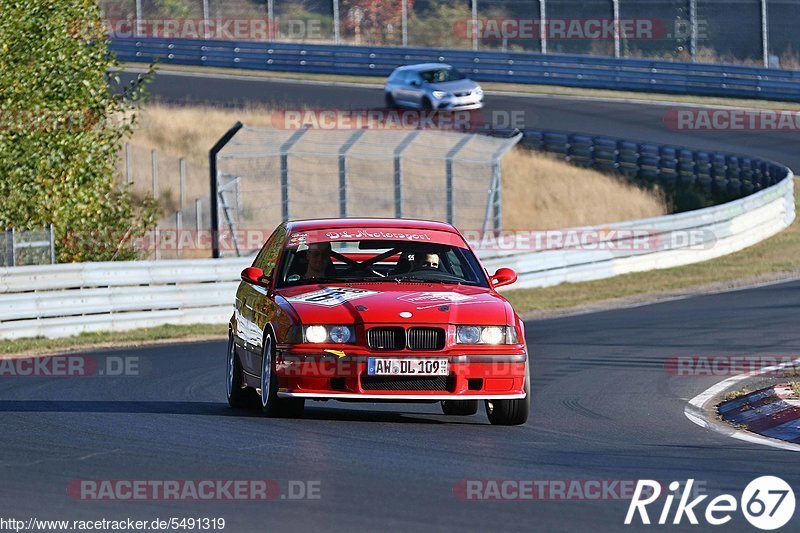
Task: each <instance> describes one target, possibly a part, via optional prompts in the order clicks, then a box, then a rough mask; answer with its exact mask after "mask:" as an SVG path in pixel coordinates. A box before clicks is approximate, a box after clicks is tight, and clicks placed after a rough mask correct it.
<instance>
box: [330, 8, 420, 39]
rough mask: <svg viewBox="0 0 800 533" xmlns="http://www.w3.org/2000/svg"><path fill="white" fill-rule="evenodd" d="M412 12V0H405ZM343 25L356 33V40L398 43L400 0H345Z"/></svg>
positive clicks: (400, 26) (401, 16)
mask: <svg viewBox="0 0 800 533" xmlns="http://www.w3.org/2000/svg"><path fill="white" fill-rule="evenodd" d="M407 4H408V7H407V12H408V17H409V18H410V17H411V15H412V13H413V8H414V0H407ZM343 5H344V7H345V10H344V15H345V16H344V17H343V18H344V21H343V22H344V26H345V28H347V29H349V30H351V31H353V33H355V35H356V42H366V43H368V44H398V43H399V42H401V38H402V37H401V35H402V23H403V3H402V2H401V1H400V0H345V2H344V4H343Z"/></svg>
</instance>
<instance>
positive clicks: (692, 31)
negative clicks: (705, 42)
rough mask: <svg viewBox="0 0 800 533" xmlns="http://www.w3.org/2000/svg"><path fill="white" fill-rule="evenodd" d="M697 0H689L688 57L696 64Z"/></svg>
mask: <svg viewBox="0 0 800 533" xmlns="http://www.w3.org/2000/svg"><path fill="white" fill-rule="evenodd" d="M697 30H698V21H697V0H689V55H690V56H691V57H692V62H693V63H696V62H697Z"/></svg>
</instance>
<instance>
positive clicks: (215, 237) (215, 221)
mask: <svg viewBox="0 0 800 533" xmlns="http://www.w3.org/2000/svg"><path fill="white" fill-rule="evenodd" d="M243 127H244V124H242V123H241V122H236V124H234V125H233V127H232V128H231V129H229V130H228V131H227V132H226V133H225V135H223V136H222V137H221V138H220V140H218V141H217V142H216V144H215V145H214V146H213V147H212V148H211V150H209V152H208V163H209V165H208V167H209V175H210V177H211V187H210V191H209V192H210V193H211V196H210V200H211V207H210V208H211V256H212V257H213V258H214V259H219V211H218V206H217V201H218V200H217V154H219V152H220V150H222V149H223V148H224V147H225V145H226V144H228V143H229V142H230V140H231V139H233V136H234V135H236V133H238V131H239V130H240V129H242V128H243ZM195 205H196V206H197V207H199V204H195ZM197 212H198V213H200V211H199V210H198V211H197ZM197 216H198V222H199V214H198V215H197ZM198 225H199V224H198Z"/></svg>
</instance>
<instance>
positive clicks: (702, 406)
mask: <svg viewBox="0 0 800 533" xmlns="http://www.w3.org/2000/svg"><path fill="white" fill-rule="evenodd" d="M798 362H800V359H797V360H795V361H790V362H788V363H784V364H781V365H776V366H771V367H766V368H763V369H761V370H760V371H759V372H757V373H753V372H748V373H745V374H739V375H738V376H733V377H730V378H728V379H725V380H723V381H720V382H719V383H717V384H716V385H714V386H712V387H709V388H708V389H706V390H704V391H703V392H701V393H700V394H698V395H697V396H695V397H694V398H692V399H691V400H689V402H688V403H687V404H686V407H685V408H684V410H683V413H684V414H685V415H686V418H688V419H689V420H691V421H692V422H694V423H695V424H697V425H698V426H700V427H702V428H706V429H710V430H713V431H717V432H719V433H722V434H725V435H727V436H729V437H732V438H734V439H739V440H743V441H746V442H750V443H753V444H761V445H763V446H770V447H772V448H780V449H782V450H791V451H800V444H798V442H800V439H794V438H793V439H792V440H795V442H790V441H784V440H779V439H778V438H775V437H772V436H767V435H766V434H763V433H761V432H753V431H745V430H741V429H736V428H734V427H733V426H731V425H730V424H727V423H724V422H720V421H719V420H716V417H714V416H711V415H710V414H709V411H708V410H707V409H706V406H707V404H708V402H710V401H711V400H712V399H713V398H715V397H718V396H719V395H721V394H722V393H723V392H725V391H727V390H728V389H731V388H733V387H735V386H736V385H737V384H738V383H740V382H741V381H744V380H746V379H748V378H752V377H754V376H757V375H760V374H766V373H770V372H778V371H780V370H781V369H784V368H786V367H789V366H793V365H795V364H797V363H798ZM776 388H778V389H781V390H782V391H783V390H784V389H785V387H771V388H769V389H763V390H761V391H756V392H754V393H752V394H749V395H747V396H743V397H741V398H737V400H743V401H742V402H741V403H742V404H744V403H746V402H747V400H746V399H745V398H747V397H750V400H751V401H753V402H758V401H759V400H764V399H766V398H767V397H770V395H771V394H773V391H774V389H776ZM781 394H783V392H781ZM759 395H760V396H759ZM775 397H776V398H777V401H773V402H767V403H777V405H776V406H774V407H772V408H769V409H767V408H764V409H762V410H761V414H762V415H763V418H764V419H766V418H768V417H769V416H770V415H769V414H768V413H774V412H776V411H777V410H781V411H786V414H784V415H781V416H786V417H791V416H796V417H797V419H788V418H786V419H780V418H776V421H777V423H776V424H775V425H774V426H770V425H769V423H768V422H762V423H763V424H764V425H763V428H764V429H766V430H770V429H775V428H777V427H778V426H784V425H786V426H787V428H790V427H791V425H792V424H794V425H795V427H796V428H797V429H796V433H794V437H800V402H796V401H794V400H785V399H782V398H780V397H777V396H775ZM737 400H732V401H731V405H736V404H733V402H736V401H737ZM788 402H794V404H790V403H788ZM785 405H788V406H790V407H791V409H788V408H787V409H781V408H782V407H784V406H785ZM740 407H741V405H740ZM732 409H735V407H734V408H732ZM794 413H797V414H794ZM751 416H754V417H756V418H758V417H759V414H757V413H753V414H752V415H751ZM754 422H755V420H754ZM744 425H746V426H747V427H748V428H749V427H750V426H749V425H747V424H744ZM754 427H759V426H758V424H755V426H754ZM787 428H784V427H781V428H780V430H778V431H777V432H771V434H778V433H780V432H785V431H789V429H787ZM759 433H761V434H759Z"/></svg>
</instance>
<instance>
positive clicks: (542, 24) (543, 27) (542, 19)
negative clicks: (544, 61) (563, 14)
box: [539, 0, 550, 54]
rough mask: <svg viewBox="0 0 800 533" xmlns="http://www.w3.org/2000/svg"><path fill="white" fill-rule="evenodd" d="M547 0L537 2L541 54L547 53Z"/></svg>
mask: <svg viewBox="0 0 800 533" xmlns="http://www.w3.org/2000/svg"><path fill="white" fill-rule="evenodd" d="M549 25H550V24H549V23H548V22H547V0H539V45H540V46H539V48H540V49H541V51H542V53H543V54H546V53H547V27H548V26H549Z"/></svg>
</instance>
